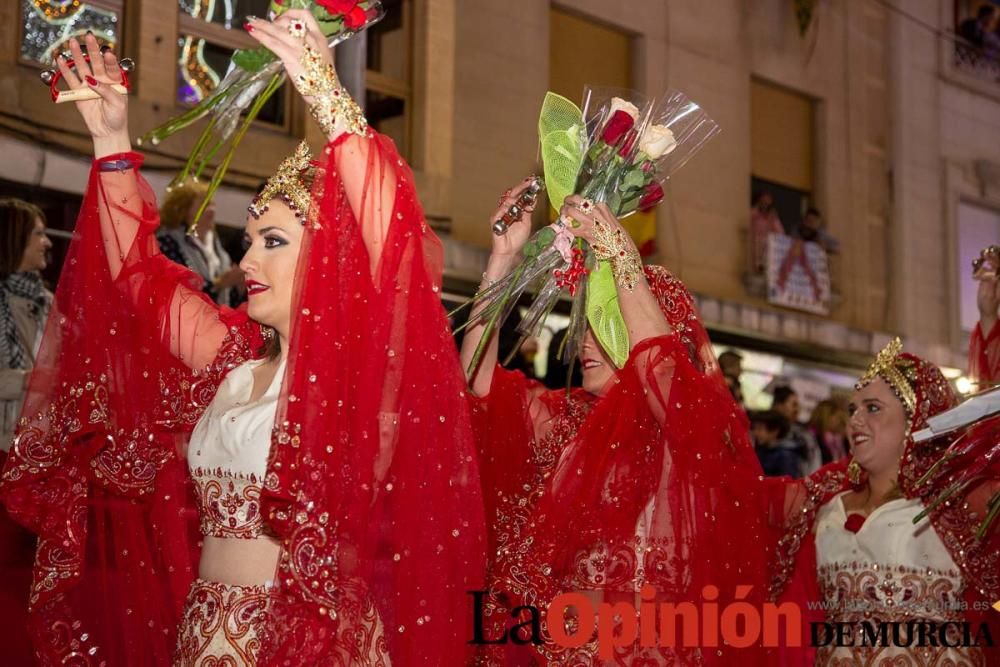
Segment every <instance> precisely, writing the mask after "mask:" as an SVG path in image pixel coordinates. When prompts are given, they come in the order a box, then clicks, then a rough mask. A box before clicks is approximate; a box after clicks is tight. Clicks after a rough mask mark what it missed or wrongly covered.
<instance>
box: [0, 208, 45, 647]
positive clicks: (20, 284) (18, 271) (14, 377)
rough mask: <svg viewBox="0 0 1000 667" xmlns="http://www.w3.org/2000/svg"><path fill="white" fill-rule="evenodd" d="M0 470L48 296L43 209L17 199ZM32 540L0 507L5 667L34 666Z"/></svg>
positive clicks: (7, 227)
mask: <svg viewBox="0 0 1000 667" xmlns="http://www.w3.org/2000/svg"><path fill="white" fill-rule="evenodd" d="M0 241H2V243H0V467H3V464H4V461H5V459H6V458H7V452H8V451H10V447H11V444H12V443H11V440H12V438H13V436H14V426H15V424H16V423H17V420H18V417H19V415H20V413H21V403H22V402H23V401H24V395H25V392H26V390H27V386H28V379H29V377H30V375H31V369H32V367H33V366H34V364H35V355H36V354H37V353H38V347H39V345H40V343H41V340H42V333H43V330H44V329H45V320H46V318H47V317H48V313H49V308H50V306H51V304H52V294H51V293H50V292H49V291H48V290H47V289H45V287H44V285H43V284H42V276H41V273H40V272H41V271H42V270H43V269H45V267H46V265H47V263H48V256H47V253H48V251H49V249H50V248H51V247H52V243H51V241H49V238H48V237H47V236H46V235H45V215H44V214H43V213H42V211H41V209H39V208H38V207H37V206H34V205H33V204H29V203H28V202H25V201H21V200H20V199H0ZM34 555H35V538H34V535H33V534H32V533H30V532H28V531H27V530H26V529H24V528H22V527H21V526H20V525H18V524H17V523H15V522H14V521H13V520H12V519H11V518H10V517H8V516H7V512H6V510H5V509H4V508H3V506H2V505H0V571H2V572H3V573H4V575H3V578H2V579H0V627H3V628H4V631H5V633H6V636H7V637H8V641H6V642H5V643H4V650H3V654H4V663H5V664H8V665H29V664H34V659H33V657H32V656H33V651H32V648H31V644H30V643H29V641H28V635H27V627H26V623H27V609H28V597H29V593H30V589H31V565H32V562H33V561H34Z"/></svg>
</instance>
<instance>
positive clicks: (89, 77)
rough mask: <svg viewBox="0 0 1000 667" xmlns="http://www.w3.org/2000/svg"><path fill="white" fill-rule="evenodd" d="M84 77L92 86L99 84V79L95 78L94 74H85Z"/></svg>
mask: <svg viewBox="0 0 1000 667" xmlns="http://www.w3.org/2000/svg"><path fill="white" fill-rule="evenodd" d="M84 78H85V79H86V80H87V83H89V84H90V85H92V86H96V85H97V79H95V78H94V77H92V76H85V77H84Z"/></svg>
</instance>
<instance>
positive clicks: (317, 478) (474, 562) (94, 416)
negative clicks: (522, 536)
mask: <svg viewBox="0 0 1000 667" xmlns="http://www.w3.org/2000/svg"><path fill="white" fill-rule="evenodd" d="M358 155H361V156H362V169H361V170H359V168H358V159H357V156H358ZM114 161H126V162H129V163H131V164H132V165H134V169H133V168H131V167H122V166H121V165H122V164H123V163H122V162H119V163H118V164H117V165H115V164H109V163H113V162H114ZM100 162H103V163H104V164H105V167H103V168H102V167H101V165H100V164H99V163H97V162H95V165H94V168H93V169H92V171H91V175H90V182H89V186H88V190H87V195H86V197H85V199H84V203H83V208H82V210H81V214H80V217H79V220H78V222H77V227H76V234H75V236H74V240H73V242H72V245H71V248H70V251H69V254H68V257H67V261H66V265H65V268H64V272H63V275H62V277H61V279H60V282H59V286H58V289H57V292H56V300H55V305H54V308H53V314H52V316H51V317H50V319H49V322H48V324H47V327H46V331H45V337H44V340H43V343H42V347H41V350H40V353H39V356H38V363H37V365H36V370H35V373H34V375H33V377H32V380H31V385H30V387H29V390H28V396H27V400H26V402H25V408H24V411H23V419H22V423H21V426H20V428H19V430H18V435H17V439H16V444H15V446H14V448H13V449H12V451H11V455H10V457H9V458H8V461H7V463H6V465H5V467H4V470H3V481H2V487H0V494H2V499H3V501H4V503H5V504H6V506H7V508H8V511H9V512H10V514H11V515H12V516H13V517H14V518H16V520H18V521H19V522H21V523H22V524H24V525H25V526H27V527H29V528H30V529H31V530H32V531H34V532H35V533H37V534H38V536H39V546H38V552H37V557H36V566H35V575H34V585H33V591H32V612H31V632H32V636H33V641H34V643H35V646H36V651H37V653H38V655H39V657H40V659H41V660H42V662H43V663H44V664H74V665H76V664H79V665H99V664H108V665H143V664H150V665H159V664H169V663H170V660H171V654H172V652H173V648H174V641H175V637H176V625H177V621H178V618H179V614H180V611H181V608H182V605H183V600H184V597H185V595H186V593H187V589H188V586H189V585H190V582H191V581H192V579H193V577H194V576H195V572H196V565H197V558H198V546H199V542H198V540H199V536H198V534H197V520H196V510H195V508H194V503H193V495H192V490H191V484H190V480H189V478H188V475H187V466H186V461H185V444H186V437H187V435H188V434H189V433H190V431H191V429H192V428H193V426H194V424H195V423H196V422H197V420H198V418H199V417H200V416H201V414H202V412H203V411H204V408H205V407H206V406H207V404H208V403H209V402H210V401H211V399H212V397H213V396H214V394H215V390H216V389H217V387H218V385H219V383H220V382H221V380H222V379H223V378H224V377H225V375H226V373H228V371H229V370H231V369H232V368H234V367H235V366H236V365H238V364H240V363H243V362H244V361H246V360H248V359H251V358H256V357H259V356H261V355H262V354H263V353H264V350H263V339H262V334H261V328H260V326H259V325H258V324H256V323H255V322H253V321H252V320H250V319H248V317H247V315H246V314H245V312H243V311H232V310H229V309H226V308H218V307H216V306H215V305H214V304H212V303H210V302H209V301H208V299H207V298H206V297H204V296H203V295H202V294H201V293H200V285H201V281H200V279H197V278H196V277H195V276H194V274H192V273H190V272H189V271H187V270H186V269H184V268H183V267H180V266H178V265H175V264H172V263H171V262H169V261H168V260H166V259H165V258H164V257H163V256H162V255H160V253H159V250H158V247H157V244H156V240H155V238H154V236H153V232H154V230H155V228H156V226H157V224H158V216H157V211H156V202H155V199H154V197H153V193H152V192H151V190H150V188H149V186H148V185H147V184H146V183H145V181H144V180H143V179H142V178H141V176H139V175H138V167H139V166H140V165H141V163H142V156H141V155H140V154H137V153H128V154H122V155H116V156H109V157H108V158H105V159H104V160H102V161H100ZM115 166H117V167H118V168H117V169H114V167H115ZM312 204H313V208H312V211H311V212H310V216H309V219H308V221H307V227H306V234H305V238H304V241H303V249H302V254H301V255H300V260H299V267H298V270H297V276H296V283H295V295H294V297H293V308H294V310H293V326H292V333H291V340H290V343H289V352H288V364H287V369H286V373H285V377H284V382H283V386H282V393H281V399H280V402H279V408H278V413H277V418H276V424H275V430H274V435H273V439H272V448H271V456H270V459H269V461H268V474H267V477H266V479H265V491H264V498H263V511H264V513H265V517H266V522H267V525H268V530H269V531H270V532H271V533H273V534H274V535H275V536H276V537H277V538H278V539H279V540H280V542H281V545H282V556H281V560H280V563H279V568H278V571H277V572H276V575H275V587H274V589H273V590H272V595H271V600H270V605H269V609H268V623H267V627H266V631H265V632H264V635H263V637H262V638H261V646H260V647H259V649H260V655H261V662H262V663H263V664H294V665H347V664H358V663H360V662H361V661H362V659H367V658H369V657H370V656H375V655H377V656H382V657H384V659H385V660H386V662H389V661H391V663H392V664H395V665H412V664H441V665H446V664H464V663H465V661H466V658H467V655H466V654H467V647H466V643H465V642H466V641H467V639H468V637H469V636H470V630H469V627H470V624H471V618H470V616H471V615H470V613H469V603H468V595H467V593H466V591H467V590H470V589H475V588H477V587H478V586H481V578H482V561H483V548H484V536H483V527H482V525H483V518H482V511H483V510H482V501H481V491H480V481H479V475H478V469H477V463H476V459H475V450H474V446H473V441H472V436H471V429H470V425H469V424H470V422H469V413H468V406H467V401H466V398H465V394H464V379H463V376H462V374H461V371H460V366H459V363H458V359H457V353H456V351H455V349H454V344H453V342H452V340H451V337H450V335H449V331H448V327H447V321H446V318H445V314H444V311H443V309H442V307H441V304H440V301H439V298H438V297H439V294H438V293H439V286H440V279H441V269H442V253H441V248H440V244H439V242H438V241H437V239H436V238H435V237H434V235H433V233H432V232H431V231H430V229H429V228H428V226H427V225H426V222H425V220H424V217H423V213H422V211H421V208H420V204H419V202H418V201H417V198H416V194H415V190H414V186H413V177H412V173H411V172H410V170H409V168H408V167H407V166H406V164H405V163H404V162H403V160H402V159H401V158H400V157H399V155H398V153H397V152H396V149H395V147H394V146H393V145H392V143H391V141H389V140H388V139H386V138H385V137H382V136H380V135H377V134H373V135H370V136H368V137H358V136H356V135H345V136H342V137H340V138H339V139H337V140H335V141H334V142H332V143H331V144H329V145H328V146H327V147H326V148H325V150H324V151H323V154H322V155H321V156H320V160H319V162H318V164H317V175H316V178H315V180H314V189H313V202H312ZM369 237H373V238H377V239H379V240H380V241H381V243H380V244H377V247H378V251H377V252H369V251H368V247H367V246H366V244H365V241H366V240H368V238H369ZM375 617H377V618H378V619H379V621H380V622H381V623H382V625H383V627H384V630H385V632H384V634H378V636H376V633H375V632H374V630H373V619H374V618H375Z"/></svg>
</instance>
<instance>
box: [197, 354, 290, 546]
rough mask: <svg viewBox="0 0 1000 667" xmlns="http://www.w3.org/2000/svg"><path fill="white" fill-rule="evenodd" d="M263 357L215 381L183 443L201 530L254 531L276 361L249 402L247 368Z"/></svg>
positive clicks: (276, 387)
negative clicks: (269, 377)
mask: <svg viewBox="0 0 1000 667" xmlns="http://www.w3.org/2000/svg"><path fill="white" fill-rule="evenodd" d="M262 363H264V360H256V361H248V362H247V363H245V364H242V365H240V366H237V367H236V368H234V369H233V370H232V371H230V372H229V375H227V376H226V378H225V379H224V380H223V381H222V384H220V385H219V390H218V391H217V392H216V394H215V397H214V398H213V399H212V402H211V403H210V404H209V405H208V407H207V408H206V409H205V413H204V414H203V415H202V416H201V419H200V420H198V424H197V425H196V426H195V427H194V431H193V432H192V434H191V441H190V443H189V445H188V457H187V458H188V468H189V469H190V471H191V477H192V478H193V479H194V482H195V490H196V491H197V494H198V505H199V514H200V516H201V533H202V535H211V536H215V537H231V538H247V539H252V538H256V537H258V536H260V534H261V530H262V529H263V525H264V524H263V518H262V517H261V513H260V491H261V487H262V486H263V483H264V475H265V473H266V471H267V457H268V454H269V452H270V450H271V430H272V428H273V426H274V416H275V412H276V410H277V408H278V396H279V395H280V393H281V381H282V378H283V377H284V374H285V362H284V361H282V362H281V365H280V366H279V367H278V371H277V372H276V373H275V374H274V379H273V380H272V381H271V384H270V385H269V386H268V388H267V391H265V392H264V394H263V395H262V396H261V397H260V398H259V399H258V400H256V401H254V402H253V403H250V394H251V393H252V391H253V369H254V368H256V367H257V366H260V365H261V364H262Z"/></svg>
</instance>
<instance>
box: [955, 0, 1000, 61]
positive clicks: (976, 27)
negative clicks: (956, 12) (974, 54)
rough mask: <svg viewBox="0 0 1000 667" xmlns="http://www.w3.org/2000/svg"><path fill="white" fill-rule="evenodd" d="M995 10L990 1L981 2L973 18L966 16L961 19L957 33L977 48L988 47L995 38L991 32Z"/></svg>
mask: <svg viewBox="0 0 1000 667" xmlns="http://www.w3.org/2000/svg"><path fill="white" fill-rule="evenodd" d="M996 11H997V10H996V7H995V6H994V5H993V4H992V3H989V2H985V3H983V4H981V5H980V6H979V10H978V11H977V12H976V17H975V18H967V19H965V20H964V21H962V23H961V25H959V28H958V33H959V34H960V35H961V36H962V38H963V39H964V40H965V41H967V42H969V43H970V44H971V45H972V46H974V47H976V48H977V49H986V48H989V47H990V46H991V45H993V42H994V41H995V40H996V35H995V34H993V33H992V29H993V20H994V18H995V16H996Z"/></svg>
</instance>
